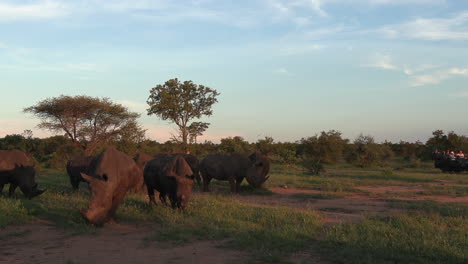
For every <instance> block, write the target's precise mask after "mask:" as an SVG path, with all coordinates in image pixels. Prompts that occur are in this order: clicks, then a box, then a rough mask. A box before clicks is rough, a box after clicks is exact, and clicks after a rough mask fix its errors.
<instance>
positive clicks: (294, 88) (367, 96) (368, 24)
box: [0, 0, 468, 141]
mask: <svg viewBox="0 0 468 264" xmlns="http://www.w3.org/2000/svg"><path fill="white" fill-rule="evenodd" d="M467 47H468V1H450V0H292V1H286V0H249V1H232V0H231V1H220V0H218V1H214V0H192V1H190V0H186V1H177V0H173V1H170V0H155V1H149V0H133V1H131V0H107V1H104V0H83V1H80V0H73V1H72V0H63V1H59V0H31V1H18V0H15V1H13V0H0V90H1V95H2V97H1V98H2V104H1V106H0V137H2V136H4V135H6V134H11V133H21V132H22V131H23V130H25V129H31V130H33V132H34V135H36V136H48V135H50V134H49V133H48V132H47V131H42V130H39V129H37V128H36V127H35V125H36V124H37V123H38V120H37V119H35V118H33V117H32V116H30V115H27V114H24V113H22V109H23V108H24V107H27V106H31V105H33V104H34V103H36V102H38V101H39V100H42V99H45V98H47V97H54V96H58V95H60V94H67V95H76V94H86V95H91V96H106V97H109V98H111V99H112V100H113V101H115V102H119V103H122V104H124V105H126V106H128V107H129V108H130V109H131V110H133V111H136V112H139V113H141V114H142V117H141V119H140V121H141V123H142V124H143V126H144V127H145V128H146V129H148V131H147V136H148V137H149V138H152V139H156V140H158V141H164V140H167V139H168V138H169V137H170V133H171V132H173V131H174V129H173V126H171V125H170V124H169V123H167V122H164V121H161V120H158V119H157V118H156V117H154V116H151V117H148V116H146V113H145V109H146V108H147V106H146V99H147V98H148V95H149V90H150V88H151V87H154V86H155V85H157V84H161V83H164V82H165V81H166V80H168V79H170V78H174V77H177V78H179V79H180V80H192V81H194V82H195V83H198V84H204V85H207V86H209V87H211V88H214V89H217V90H218V91H219V92H220V93H221V96H220V97H219V103H218V104H216V105H215V106H214V115H213V116H212V117H210V118H206V119H203V120H204V121H207V122H210V123H211V126H210V128H209V130H208V131H207V132H206V135H205V136H204V138H202V140H203V139H209V140H213V141H218V140H219V139H220V138H222V137H227V136H236V135H240V136H243V137H244V138H246V139H247V140H249V141H256V140H257V139H259V138H263V137H265V136H272V137H273V138H275V139H276V140H277V141H295V140H298V139H300V138H302V137H307V136H312V135H314V134H316V133H319V132H320V131H322V130H330V129H335V130H339V131H341V132H342V133H343V135H344V136H345V137H347V138H351V139H353V138H354V137H356V136H357V135H358V134H359V133H364V134H370V135H373V136H374V137H375V138H376V139H377V140H378V141H383V140H386V139H387V140H391V141H399V140H408V141H415V140H422V141H425V140H426V139H427V138H428V137H429V136H430V135H431V132H432V131H434V130H436V129H443V130H445V131H450V130H454V131H455V132H457V133H460V134H465V135H466V134H468V120H467V118H466V116H468V108H467V107H466V106H467V102H468V85H467V84H468V48H467Z"/></svg>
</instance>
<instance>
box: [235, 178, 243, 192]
mask: <svg viewBox="0 0 468 264" xmlns="http://www.w3.org/2000/svg"><path fill="white" fill-rule="evenodd" d="M242 180H243V179H240V180H238V179H237V180H236V193H238V192H239V191H240V185H241V183H242Z"/></svg>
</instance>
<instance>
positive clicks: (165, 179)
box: [144, 154, 195, 209]
mask: <svg viewBox="0 0 468 264" xmlns="http://www.w3.org/2000/svg"><path fill="white" fill-rule="evenodd" d="M194 177H195V176H194V175H193V171H192V169H191V168H190V166H189V165H188V163H187V161H186V160H185V159H184V157H183V156H182V155H170V154H160V155H158V156H156V157H155V158H154V159H153V160H151V161H149V162H148V163H147V164H146V167H145V170H144V180H145V184H146V187H147V190H148V197H149V203H150V204H156V201H155V199H154V190H157V191H158V192H159V199H160V200H161V202H162V203H163V204H164V205H167V203H166V196H168V197H169V200H170V202H171V206H172V208H176V207H177V208H181V209H185V208H187V206H188V202H189V199H190V195H191V193H192V187H193V179H194Z"/></svg>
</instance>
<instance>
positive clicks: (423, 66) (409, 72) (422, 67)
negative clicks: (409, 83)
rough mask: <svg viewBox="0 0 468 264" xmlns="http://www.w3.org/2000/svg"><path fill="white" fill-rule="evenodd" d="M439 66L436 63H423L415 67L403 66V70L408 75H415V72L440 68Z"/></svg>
mask: <svg viewBox="0 0 468 264" xmlns="http://www.w3.org/2000/svg"><path fill="white" fill-rule="evenodd" d="M439 67H440V66H438V65H434V64H421V65H418V66H414V67H411V66H404V67H403V72H404V73H405V74H406V75H413V74H415V73H418V72H424V71H427V70H431V69H435V68H439Z"/></svg>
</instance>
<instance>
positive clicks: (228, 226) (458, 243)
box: [0, 164, 468, 263]
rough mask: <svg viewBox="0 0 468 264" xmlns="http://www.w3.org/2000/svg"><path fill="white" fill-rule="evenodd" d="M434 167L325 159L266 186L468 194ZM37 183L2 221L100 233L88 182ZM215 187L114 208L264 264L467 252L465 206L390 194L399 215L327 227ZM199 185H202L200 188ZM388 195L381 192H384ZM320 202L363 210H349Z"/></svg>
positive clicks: (174, 237)
mask: <svg viewBox="0 0 468 264" xmlns="http://www.w3.org/2000/svg"><path fill="white" fill-rule="evenodd" d="M429 165H430V164H429ZM429 165H428V164H425V165H424V166H423V167H418V168H399V169H398V170H395V169H393V168H392V167H385V168H380V167H379V168H364V169H363V168H356V167H352V166H349V165H343V164H339V165H336V166H328V167H326V170H327V171H326V172H325V173H323V175H320V176H313V175H308V174H306V173H304V171H303V170H302V169H301V168H298V167H283V166H277V165H273V167H272V172H271V177H270V179H269V180H268V182H267V187H268V186H269V187H273V186H281V187H283V186H285V185H286V186H288V187H289V188H304V189H313V190H319V191H320V193H317V194H315V193H313V194H307V193H301V194H293V195H291V196H290V197H292V198H294V199H297V200H311V199H335V198H345V197H346V196H349V195H353V194H356V193H357V192H359V194H360V195H367V194H366V192H363V191H360V190H358V189H357V188H356V187H358V186H369V185H374V186H390V185H391V186H393V185H400V186H422V187H423V188H425V189H426V191H423V192H421V193H419V194H423V195H446V196H453V197H464V196H467V195H468V187H466V186H463V184H467V183H468V181H467V178H466V174H444V173H441V172H439V171H437V170H435V169H433V168H431V167H430V166H429ZM439 180H445V182H444V185H438V184H440V181H439ZM38 182H39V186H40V188H43V187H45V188H47V191H46V192H45V193H44V194H42V195H41V196H39V197H37V198H34V199H32V200H27V199H25V198H24V196H23V195H22V193H20V192H19V191H17V193H16V194H15V197H14V198H7V197H6V196H5V195H0V212H1V214H0V229H5V228H6V227H8V226H11V225H15V224H23V223H27V222H30V221H34V220H36V219H42V220H46V221H48V222H49V223H51V224H53V225H55V226H56V227H58V228H61V229H62V230H64V231H65V232H66V233H68V234H71V235H76V234H83V233H86V234H89V233H91V234H95V233H98V230H99V229H98V228H95V227H93V226H90V225H88V224H87V223H86V222H85V221H84V219H83V218H82V217H81V215H80V213H79V209H82V208H86V207H87V204H88V200H89V192H88V191H87V189H86V187H82V188H81V189H80V191H73V190H72V189H71V187H70V184H69V181H68V177H67V176H66V174H65V172H62V171H56V170H46V169H44V170H41V171H40V172H39V175H38ZM436 183H437V184H436ZM82 185H83V186H85V184H84V183H82ZM210 187H211V189H212V190H213V192H212V193H210V194H197V195H196V196H195V197H194V198H193V199H192V200H191V202H190V207H189V208H188V210H186V211H184V212H181V211H178V210H172V209H170V208H167V207H162V206H156V207H155V206H150V205H149V204H148V201H147V197H146V196H145V195H137V194H133V195H128V196H127V197H126V199H125V200H124V202H123V204H122V205H121V206H120V207H119V210H118V211H117V218H118V220H119V221H120V222H121V223H123V224H136V225H138V224H145V225H148V224H149V225H151V227H152V228H154V231H153V232H152V233H149V234H148V235H147V237H146V239H145V241H146V242H147V243H148V245H151V242H152V241H166V242H171V243H176V244H180V243H190V242H193V241H197V240H207V239H208V240H211V239H214V240H220V241H222V244H223V246H225V247H229V248H233V249H239V250H242V251H244V252H248V253H249V254H250V255H251V256H252V258H253V259H254V260H256V261H260V262H262V261H263V262H266V263H273V262H285V261H286V260H287V258H288V256H290V255H291V254H293V253H296V252H307V251H308V250H312V251H313V252H314V254H316V253H317V252H316V251H317V247H319V249H320V252H319V254H322V256H323V258H325V259H326V260H329V261H330V262H336V263H466V262H467V260H468V253H467V250H466V249H467V248H468V244H467V243H468V235H467V234H468V222H467V221H468V220H467V219H468V206H467V205H466V204H461V203H458V204H457V203H438V202H434V201H405V200H388V199H386V201H387V202H388V203H389V205H390V207H392V208H399V209H402V213H401V214H399V215H393V216H388V217H367V218H365V220H364V221H363V222H360V223H343V224H337V225H333V226H329V225H326V226H324V225H322V223H321V219H320V213H318V212H315V211H311V210H297V209H293V208H287V207H260V206H255V205H246V204H243V203H240V202H238V201H237V199H236V196H238V195H250V196H252V197H254V196H259V197H260V196H262V197H264V198H268V196H271V199H275V197H277V196H275V195H276V194H274V193H273V192H271V191H269V190H267V189H253V188H251V187H250V186H249V185H248V184H247V183H245V182H244V183H243V184H242V185H241V190H240V194H238V195H237V194H231V193H230V191H229V183H228V182H225V181H216V180H213V181H212V182H211V184H210ZM195 190H196V192H198V191H199V190H198V187H195ZM385 195H386V194H384V195H381V196H378V197H379V198H381V199H385V198H386V196H385ZM398 195H399V196H404V194H398ZM374 198H375V197H374ZM400 198H401V197H400ZM253 199H254V198H253ZM268 199H270V198H268ZM321 210H322V211H329V212H348V213H356V212H355V211H352V210H349V209H346V208H332V207H330V208H322V209H321ZM20 235H22V234H19V233H18V234H15V233H14V232H13V233H11V232H10V233H8V234H6V235H3V236H1V237H0V241H1V240H8V238H9V237H12V236H20ZM311 245H312V246H311ZM311 247H312V248H311ZM304 261H307V260H304ZM69 263H73V262H71V261H69Z"/></svg>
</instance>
